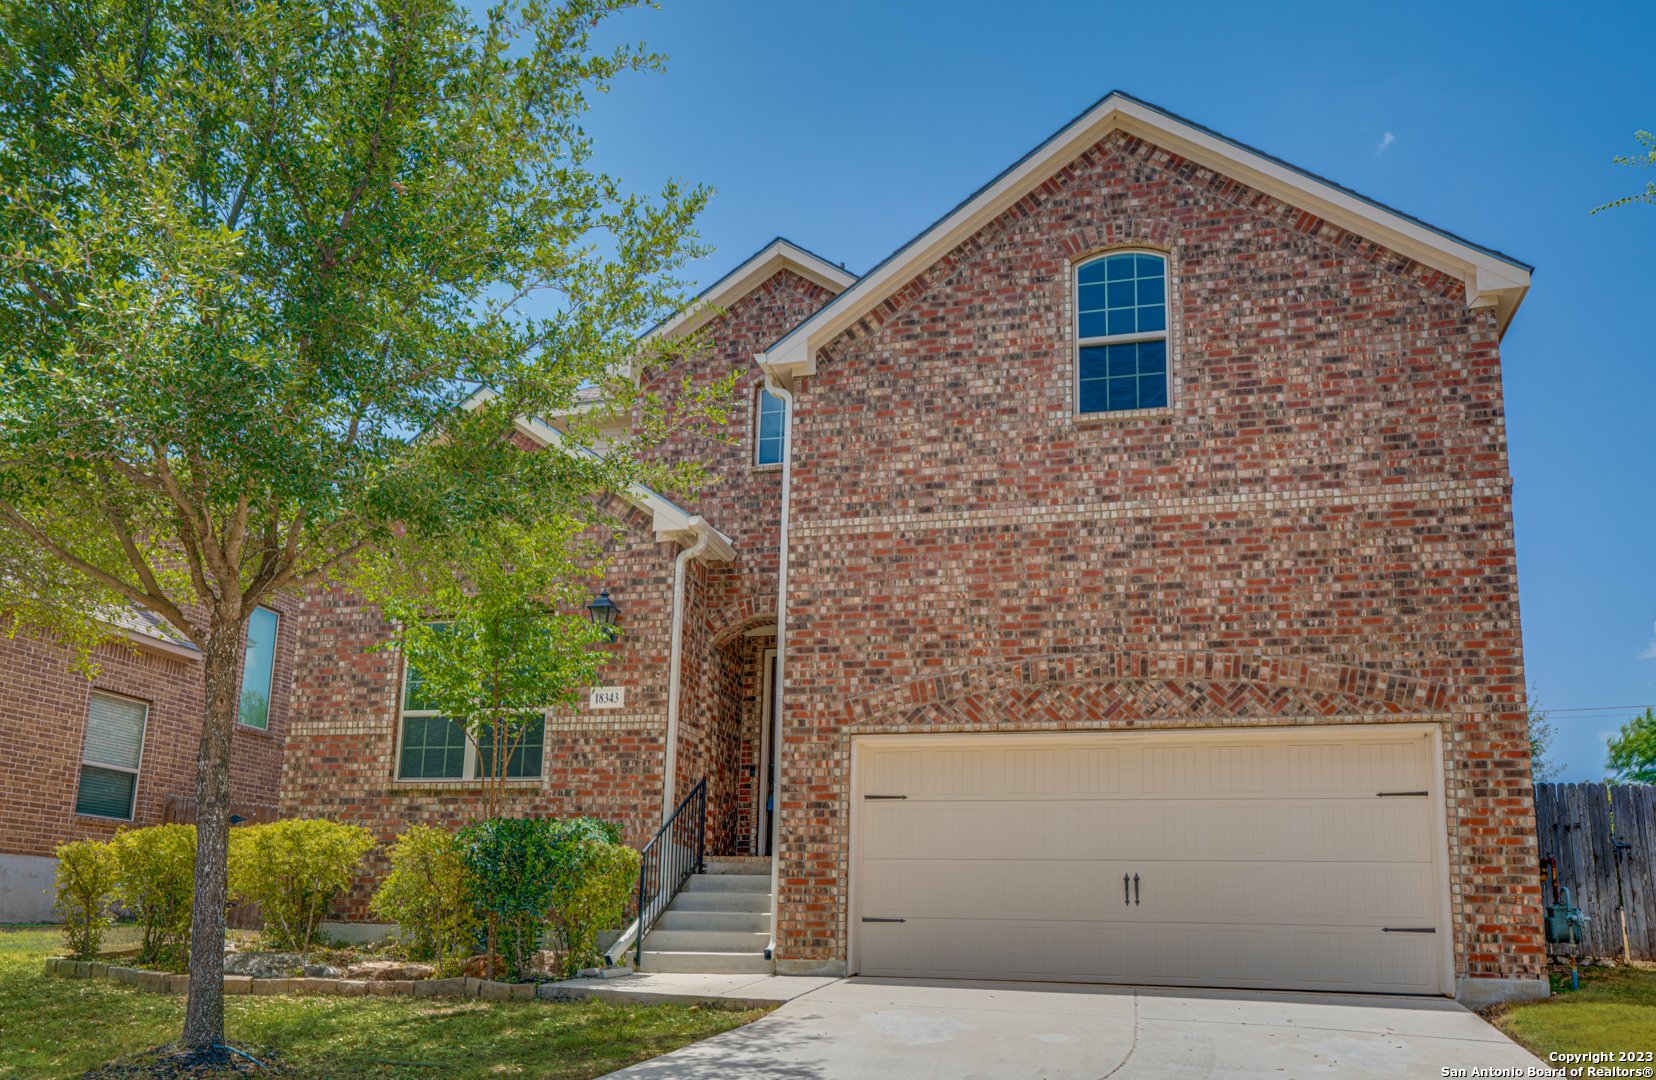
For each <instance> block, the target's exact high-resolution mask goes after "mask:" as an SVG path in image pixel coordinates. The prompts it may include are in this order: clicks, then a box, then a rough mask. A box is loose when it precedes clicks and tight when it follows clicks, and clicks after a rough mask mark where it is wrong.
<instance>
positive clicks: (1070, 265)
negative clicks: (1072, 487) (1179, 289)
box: [1064, 245, 1178, 421]
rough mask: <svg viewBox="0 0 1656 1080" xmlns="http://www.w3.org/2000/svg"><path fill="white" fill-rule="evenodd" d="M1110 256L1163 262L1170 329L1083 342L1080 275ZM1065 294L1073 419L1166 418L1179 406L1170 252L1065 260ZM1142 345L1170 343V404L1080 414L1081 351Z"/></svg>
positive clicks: (1126, 251) (1133, 251)
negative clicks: (1141, 342) (1147, 257)
mask: <svg viewBox="0 0 1656 1080" xmlns="http://www.w3.org/2000/svg"><path fill="white" fill-rule="evenodd" d="M1111 255H1151V256H1154V257H1156V258H1158V259H1160V260H1161V261H1162V288H1163V290H1164V294H1163V296H1164V301H1165V307H1166V310H1167V327H1166V329H1163V330H1147V331H1144V332H1142V333H1133V334H1105V335H1103V336H1102V337H1089V338H1084V337H1082V336H1081V282H1080V271H1081V268H1082V267H1083V266H1086V265H1087V264H1088V263H1094V262H1100V261H1102V260H1104V259H1107V258H1109V257H1110V256H1111ZM1064 291H1065V294H1066V299H1067V303H1068V305H1069V312H1070V320H1069V334H1070V342H1071V345H1070V417H1071V419H1074V420H1080V421H1096V420H1131V419H1134V418H1136V417H1143V416H1166V415H1169V414H1171V413H1172V412H1173V411H1174V406H1175V404H1176V401H1175V395H1176V393H1177V387H1178V381H1177V379H1175V378H1174V375H1173V369H1174V353H1175V349H1174V343H1173V321H1174V320H1173V311H1174V303H1173V297H1174V290H1173V258H1172V255H1171V253H1170V252H1166V251H1162V250H1161V249H1159V248H1153V247H1134V246H1131V245H1129V246H1125V247H1118V248H1111V249H1110V250H1108V251H1095V252H1093V253H1092V254H1090V255H1085V256H1082V257H1081V258H1079V259H1066V260H1064ZM1139 341H1165V342H1167V404H1166V405H1156V406H1152V407H1151V408H1148V409H1100V410H1099V411H1097V412H1082V411H1081V350H1082V349H1089V348H1095V347H1097V346H1100V345H1130V344H1133V343H1135V342H1139Z"/></svg>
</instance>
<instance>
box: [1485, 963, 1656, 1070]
mask: <svg viewBox="0 0 1656 1080" xmlns="http://www.w3.org/2000/svg"><path fill="white" fill-rule="evenodd" d="M1552 990H1553V996H1552V997H1551V998H1549V999H1547V1000H1546V1001H1539V1002H1535V1003H1534V1004H1530V1005H1519V1006H1515V1007H1510V1008H1501V1009H1497V1010H1495V1011H1494V1012H1493V1014H1492V1016H1491V1020H1490V1022H1491V1023H1493V1024H1494V1025H1495V1026H1496V1027H1498V1028H1500V1029H1501V1030H1502V1031H1504V1032H1506V1033H1507V1035H1509V1036H1511V1037H1512V1038H1513V1039H1514V1040H1516V1041H1517V1042H1519V1043H1522V1044H1523V1045H1524V1047H1525V1048H1527V1049H1528V1050H1529V1051H1530V1052H1531V1053H1533V1054H1535V1055H1536V1056H1537V1057H1539V1058H1541V1060H1543V1061H1545V1060H1546V1059H1547V1055H1548V1054H1549V1053H1551V1052H1553V1051H1559V1052H1561V1053H1581V1052H1584V1051H1591V1050H1610V1051H1620V1050H1643V1051H1650V1050H1656V971H1649V970H1646V969H1643V968H1621V967H1615V968H1598V967H1594V968H1582V969H1581V989H1580V990H1577V991H1575V992H1573V993H1572V992H1571V990H1570V974H1569V972H1568V971H1567V970H1566V971H1565V972H1564V974H1563V975H1562V976H1560V975H1559V974H1558V973H1557V972H1556V971H1555V972H1554V973H1553V975H1552ZM1640 1067H1642V1066H1640Z"/></svg>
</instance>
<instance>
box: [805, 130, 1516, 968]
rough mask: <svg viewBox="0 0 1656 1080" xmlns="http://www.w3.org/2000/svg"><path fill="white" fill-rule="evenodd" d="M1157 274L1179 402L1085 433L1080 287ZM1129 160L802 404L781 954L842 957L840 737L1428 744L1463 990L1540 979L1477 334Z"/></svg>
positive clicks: (958, 262)
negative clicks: (1336, 733)
mask: <svg viewBox="0 0 1656 1080" xmlns="http://www.w3.org/2000/svg"><path fill="white" fill-rule="evenodd" d="M1114 245H1129V246H1143V247H1149V248H1153V249H1155V250H1159V251H1162V252H1164V253H1166V254H1167V255H1168V256H1169V259H1170V267H1171V271H1170V272H1171V274H1172V282H1171V292H1172V298H1171V299H1172V307H1171V309H1170V316H1169V320H1170V324H1171V325H1170V333H1169V354H1170V358H1171V374H1172V379H1173V386H1174V393H1173V395H1172V400H1171V403H1170V407H1169V408H1168V409H1166V410H1164V411H1161V412H1158V413H1153V414H1149V415H1136V416H1127V417H1110V416H1108V415H1105V416H1099V417H1087V418H1081V417H1077V416H1075V415H1073V410H1072V406H1071V397H1070V395H1071V385H1072V384H1071V380H1072V370H1071V365H1072V362H1073V361H1072V356H1073V351H1072V350H1073V341H1072V339H1071V336H1070V335H1071V329H1070V328H1071V325H1072V314H1071V310H1070V308H1071V303H1072V301H1071V295H1072V289H1071V282H1070V267H1071V265H1072V261H1073V260H1074V259H1075V258H1076V257H1077V256H1081V255H1084V254H1088V253H1093V252H1097V251H1100V250H1104V249H1108V248H1110V247H1111V246H1114ZM1464 305H1465V297H1464V294H1463V291H1462V286H1461V283H1460V282H1459V281H1458V280H1455V279H1453V278H1449V277H1447V276H1446V275H1444V274H1441V273H1439V272H1436V271H1432V270H1429V269H1427V268H1425V267H1423V266H1421V265H1419V264H1418V263H1415V262H1413V261H1411V260H1409V259H1406V258H1403V257H1401V256H1399V255H1397V254H1395V253H1393V252H1391V251H1388V250H1386V249H1384V248H1382V247H1379V246H1377V245H1375V244H1374V243H1372V242H1369V241H1367V240H1365V239H1364V238H1362V237H1359V236H1355V235H1353V234H1350V233H1347V232H1344V231H1342V230H1339V229H1336V228H1334V227H1333V226H1331V225H1329V224H1328V223H1326V222H1323V221H1321V220H1319V219H1317V218H1315V217H1313V216H1311V215H1308V214H1306V213H1303V212H1302V211H1300V210H1298V209H1296V208H1294V207H1292V206H1289V205H1286V204H1284V203H1282V202H1279V201H1276V200H1274V199H1272V198H1269V197H1267V196H1265V195H1263V194H1261V193H1259V192H1257V191H1254V190H1251V189H1249V188H1247V187H1245V186H1243V185H1241V184H1238V183H1237V182H1235V181H1233V180H1231V179H1228V178H1226V177H1224V176H1222V175H1219V174H1217V173H1214V172H1212V171H1211V170H1207V169H1203V168H1200V167H1197V166H1196V165H1194V164H1192V163H1191V162H1188V161H1185V160H1183V159H1181V158H1179V157H1178V156H1176V155H1173V154H1170V153H1168V152H1166V151H1164V150H1162V149H1160V148H1158V147H1156V146H1154V145H1152V144H1150V143H1148V142H1145V141H1143V140H1141V139H1137V138H1134V137H1131V136H1128V135H1124V134H1120V133H1116V134H1112V135H1110V136H1108V137H1107V138H1105V139H1104V140H1103V141H1102V142H1100V143H1099V144H1098V145H1096V146H1094V147H1092V148H1091V149H1089V150H1088V151H1086V152H1085V153H1083V154H1081V155H1080V156H1079V157H1078V158H1077V159H1076V160H1074V161H1072V162H1070V163H1069V164H1067V165H1065V166H1064V167H1062V168H1060V169H1057V170H1056V171H1055V172H1054V173H1053V175H1051V176H1050V177H1049V178H1047V179H1046V180H1045V181H1044V182H1042V183H1040V184H1038V185H1036V186H1035V187H1034V189H1033V190H1031V191H1030V192H1029V193H1028V194H1027V195H1026V196H1025V197H1024V198H1023V199H1022V200H1020V201H1019V202H1017V203H1016V204H1015V205H1014V206H1012V207H1011V209H1009V210H1007V211H1006V212H1004V213H1003V214H1001V215H1000V216H999V217H998V218H997V219H996V220H994V221H992V222H991V223H989V224H988V225H986V226H985V227H984V228H982V229H981V230H980V231H979V232H977V233H976V234H975V235H973V236H972V237H970V238H969V239H968V240H966V241H965V242H964V243H961V244H960V245H959V246H958V247H957V248H956V249H955V250H954V251H952V252H950V253H949V254H948V255H947V256H945V257H944V258H942V259H941V260H939V261H937V262H935V263H934V264H933V265H931V266H930V267H929V268H927V269H926V270H925V271H924V272H923V273H922V274H921V275H920V276H919V277H917V278H915V279H914V280H913V281H912V282H910V283H909V285H908V286H907V287H906V288H904V289H901V290H899V291H898V292H897V293H896V294H895V295H894V296H893V297H892V298H891V299H890V300H888V301H886V302H884V303H882V304H881V305H879V306H878V307H876V308H875V309H874V310H873V311H872V312H870V313H868V314H867V315H866V316H865V317H864V318H862V319H861V320H860V321H859V322H858V323H857V324H855V325H854V326H853V327H852V328H851V329H850V330H848V331H847V332H845V333H844V334H842V335H841V336H840V337H839V339H838V340H836V341H834V342H832V343H831V344H830V345H829V346H828V347H826V348H824V349H822V350H821V351H820V352H819V353H818V356H817V363H818V365H819V370H818V372H817V374H816V375H815V376H814V377H812V378H809V379H804V380H801V383H800V387H799V394H798V400H799V404H798V411H797V417H796V423H797V427H796V433H795V444H794V445H795V450H794V491H793V498H794V511H793V515H794V517H793V522H792V538H793V552H792V563H793V569H792V571H791V574H792V581H791V582H790V595H789V611H790V623H789V626H790V629H789V635H790V637H789V648H788V669H787V676H786V681H787V687H788V691H787V700H788V703H789V704H788V713H787V719H786V726H787V732H788V735H787V739H788V741H787V743H786V747H785V752H784V765H783V768H784V773H785V780H784V802H783V835H784V840H783V848H782V855H783V869H782V895H781V897H780V902H779V906H780V911H781V916H780V930H779V936H780V940H779V942H778V946H779V957H780V958H782V959H784V961H790V960H791V961H793V962H794V964H795V965H796V966H798V967H809V966H810V965H811V964H812V962H819V963H821V964H823V965H825V966H831V965H832V964H833V963H834V962H836V961H842V960H843V959H844V957H845V949H846V925H845V919H846V902H847V901H846V892H845V882H846V870H847V865H848V829H847V825H848V806H847V800H846V796H847V793H848V789H849V784H848V769H849V756H850V740H849V738H848V736H850V735H852V734H858V733H865V732H876V731H916V730H952V731H984V730H1029V729H1068V730H1083V729H1085V730H1108V729H1115V728H1121V727H1131V726H1135V725H1137V726H1139V727H1141V728H1142V727H1146V726H1157V727H1159V726H1180V725H1190V724H1198V725H1204V726H1211V725H1228V724H1292V723H1304V722H1307V721H1309V720H1314V721H1315V722H1318V723H1329V722H1345V721H1363V722H1371V723H1372V722H1384V721H1388V720H1410V721H1419V720H1422V719H1434V720H1439V721H1441V722H1442V723H1443V724H1445V726H1446V736H1445V746H1446V754H1447V757H1448V760H1447V761H1446V762H1445V765H1446V771H1447V778H1448V779H1447V783H1448V788H1447V790H1448V793H1449V820H1450V834H1451V835H1450V860H1451V864H1452V884H1451V889H1452V904H1453V910H1454V914H1455V917H1456V919H1457V921H1458V923H1459V926H1458V928H1457V933H1456V934H1455V962H1456V969H1457V974H1458V975H1462V976H1499V977H1506V978H1539V977H1540V976H1541V974H1542V969H1541V964H1542V947H1541V942H1540V938H1539V935H1538V927H1537V924H1536V917H1537V913H1538V908H1537V906H1536V905H1537V903H1538V898H1539V891H1538V886H1537V883H1536V879H1535V874H1534V861H1535V852H1534V848H1533V845H1534V838H1533V831H1532V830H1533V826H1532V816H1531V807H1530V777H1529V762H1528V758H1527V752H1528V747H1527V741H1526V738H1525V728H1524V719H1523V717H1524V689H1523V663H1522V641H1521V636H1520V632H1519V621H1518V601H1517V579H1516V567H1515V562H1514V549H1513V533H1512V517H1511V508H1510V479H1509V476H1508V472H1507V461H1506V445H1505V432H1504V427H1503V404H1502V396H1501V383H1500V355H1499V348H1498V344H1497V333H1496V326H1495V315H1494V312H1493V311H1492V310H1489V309H1481V310H1468V309H1467V308H1466V307H1465V306H1464Z"/></svg>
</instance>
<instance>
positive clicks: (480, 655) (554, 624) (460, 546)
mask: <svg viewBox="0 0 1656 1080" xmlns="http://www.w3.org/2000/svg"><path fill="white" fill-rule="evenodd" d="M585 529H586V525H585V523H583V522H581V521H579V520H576V519H573V518H551V519H543V520H540V521H536V522H530V523H520V522H516V521H502V522H497V523H494V524H493V525H492V526H491V527H489V528H487V529H472V530H470V531H467V532H464V533H459V534H455V535H451V536H447V537H442V538H440V539H438V540H436V541H430V542H424V543H422V542H420V541H417V540H413V539H399V540H396V541H393V542H390V543H387V544H385V545H383V546H381V547H380V548H379V549H378V550H376V551H374V552H373V553H370V554H366V555H364V556H363V557H362V558H361V559H359V560H358V561H357V564H356V567H355V573H354V574H353V577H352V579H351V580H352V584H353V586H354V587H355V588H356V589H357V590H358V591H359V592H361V593H362V594H363V595H364V596H365V597H367V598H368V599H370V600H372V601H374V602H375V603H377V604H378V605H379V606H380V608H381V610H382V611H383V612H384V613H385V615H386V616H387V618H389V619H391V620H392V621H393V622H394V623H396V625H397V636H396V638H395V640H394V641H392V642H388V643H386V644H385V645H380V646H376V648H381V649H383V648H397V649H399V650H400V651H401V652H402V655H403V656H404V657H405V658H406V659H407V661H408V669H409V682H410V685H409V687H408V688H407V690H406V693H407V694H408V696H409V700H410V701H416V700H417V701H418V703H419V705H420V706H421V707H422V708H427V709H434V710H436V711H437V712H438V713H439V714H441V715H442V716H444V717H446V718H447V719H449V720H450V721H452V722H453V723H456V724H458V725H460V726H461V727H462V728H464V729H465V732H466V738H467V739H469V740H471V742H472V744H473V747H474V748H475V751H476V754H477V761H478V772H479V778H480V779H481V780H482V781H483V816H484V817H485V818H493V817H498V816H499V815H500V812H501V808H502V807H503V806H504V804H505V793H506V784H507V781H508V780H509V779H511V771H512V770H511V768H510V766H511V763H512V761H513V760H514V758H515V757H516V755H517V754H518V752H519V751H520V750H521V749H522V748H523V743H524V737H525V735H526V734H527V733H528V732H529V730H530V729H531V728H532V727H534V726H535V725H537V724H542V723H544V721H545V717H546V713H547V710H548V709H552V708H557V707H560V706H562V707H565V708H569V707H573V706H575V705H576V704H578V703H579V702H580V700H581V691H582V689H583V688H585V687H588V686H591V685H593V684H594V683H595V682H596V680H597V674H598V669H599V667H601V666H602V665H603V663H604V662H605V661H606V660H608V659H609V653H608V652H607V651H606V650H603V649H601V648H599V647H598V646H600V645H602V644H604V643H606V642H607V641H608V638H607V637H606V636H605V634H604V633H603V631H602V630H600V629H599V628H597V627H595V626H593V625H592V622H591V620H590V619H589V618H588V617H587V615H586V613H585V612H584V611H583V610H582V608H581V606H580V605H581V602H582V601H583V600H584V599H586V596H587V593H586V591H585V590H584V589H582V588H581V587H580V586H581V583H582V582H584V581H585V580H586V579H587V578H588V577H589V576H590V575H591V573H592V572H593V568H594V565H595V564H596V562H597V559H598V556H599V547H598V544H597V543H596V541H592V540H583V539H582V537H581V533H582V532H583V531H584V530H585Z"/></svg>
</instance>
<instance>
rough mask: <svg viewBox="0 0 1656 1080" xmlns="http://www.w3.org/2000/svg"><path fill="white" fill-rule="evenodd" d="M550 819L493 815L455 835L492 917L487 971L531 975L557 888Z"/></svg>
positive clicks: (480, 901) (478, 897) (480, 903)
mask: <svg viewBox="0 0 1656 1080" xmlns="http://www.w3.org/2000/svg"><path fill="white" fill-rule="evenodd" d="M552 825H553V822H552V821H551V820H550V819H547V818H490V819H488V820H486V821H474V822H472V823H471V824H470V825H467V826H466V827H465V828H463V829H461V830H460V831H459V833H457V834H456V835H455V845H456V847H457V849H458V851H459V853H460V861H461V863H462V864H463V865H464V866H465V868H466V877H467V879H468V880H469V881H470V883H471V892H472V899H473V900H474V902H475V903H476V904H477V907H478V909H479V910H480V911H482V912H483V914H484V915H485V917H486V918H487V919H488V937H487V938H486V941H487V942H488V954H489V975H490V976H491V977H498V976H499V975H500V974H501V973H502V969H501V967H500V962H501V961H504V962H505V969H504V970H505V973H506V974H507V975H508V977H509V978H510V979H512V980H518V979H525V978H527V977H528V976H529V971H530V964H531V961H532V960H533V957H534V952H535V949H536V948H537V946H538V945H539V943H540V936H541V931H542V929H543V927H544V926H545V923H546V909H547V906H548V904H550V902H551V899H552V892H553V889H554V888H555V887H556V885H557V882H556V876H555V875H556V867H555V865H554V863H553V849H552V844H551V842H550V840H551V837H550V832H551V826H552Z"/></svg>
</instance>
